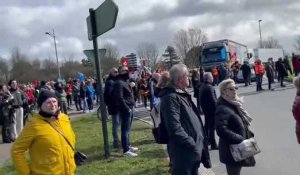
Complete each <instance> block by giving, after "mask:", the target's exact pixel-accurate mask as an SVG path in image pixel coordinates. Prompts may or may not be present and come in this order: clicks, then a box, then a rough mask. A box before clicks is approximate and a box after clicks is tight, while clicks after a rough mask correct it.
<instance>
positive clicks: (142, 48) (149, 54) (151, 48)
mask: <svg viewBox="0 0 300 175" xmlns="http://www.w3.org/2000/svg"><path fill="white" fill-rule="evenodd" d="M136 52H137V54H138V56H139V57H140V58H144V59H147V60H148V61H149V62H150V67H151V68H152V69H155V68H156V66H157V64H158V61H159V60H158V48H157V46H156V45H155V44H153V43H149V42H142V43H139V44H138V47H137V49H136Z"/></svg>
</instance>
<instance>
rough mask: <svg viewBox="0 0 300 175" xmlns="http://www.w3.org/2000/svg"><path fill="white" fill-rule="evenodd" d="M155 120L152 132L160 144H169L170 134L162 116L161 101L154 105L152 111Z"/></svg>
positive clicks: (151, 114) (152, 117)
mask: <svg viewBox="0 0 300 175" xmlns="http://www.w3.org/2000/svg"><path fill="white" fill-rule="evenodd" d="M150 116H151V119H152V121H153V128H152V134H153V137H154V139H155V142H156V143H158V144H168V142H169V136H168V133H167V129H166V127H165V123H164V119H163V118H162V117H161V116H160V103H158V104H157V105H155V106H153V108H152V110H151V112H150Z"/></svg>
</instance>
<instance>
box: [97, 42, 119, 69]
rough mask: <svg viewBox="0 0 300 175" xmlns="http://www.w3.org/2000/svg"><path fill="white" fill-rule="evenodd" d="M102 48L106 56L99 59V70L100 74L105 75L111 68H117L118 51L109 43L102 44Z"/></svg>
mask: <svg viewBox="0 0 300 175" xmlns="http://www.w3.org/2000/svg"><path fill="white" fill-rule="evenodd" d="M103 48H105V49H106V54H105V56H104V57H103V58H101V70H102V74H103V75H106V74H108V73H109V71H110V69H111V68H112V67H118V66H119V60H118V57H119V49H118V47H116V46H115V45H112V44H110V43H106V44H104V46H103Z"/></svg>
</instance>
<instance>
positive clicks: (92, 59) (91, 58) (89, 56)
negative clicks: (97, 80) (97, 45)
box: [83, 49, 106, 66]
mask: <svg viewBox="0 0 300 175" xmlns="http://www.w3.org/2000/svg"><path fill="white" fill-rule="evenodd" d="M98 50H99V58H100V59H101V58H103V57H104V55H105V53H106V49H98ZM83 53H84V54H85V55H86V56H87V59H88V60H89V61H90V62H91V63H92V65H93V66H95V54H94V50H84V51H83Z"/></svg>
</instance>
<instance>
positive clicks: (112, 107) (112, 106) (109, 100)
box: [103, 76, 118, 115]
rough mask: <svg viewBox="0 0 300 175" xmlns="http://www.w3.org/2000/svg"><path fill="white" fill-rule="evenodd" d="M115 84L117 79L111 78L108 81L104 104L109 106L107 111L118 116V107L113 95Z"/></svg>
mask: <svg viewBox="0 0 300 175" xmlns="http://www.w3.org/2000/svg"><path fill="white" fill-rule="evenodd" d="M115 82H116V78H114V77H111V76H109V77H108V78H107V79H106V82H105V88H104V94H103V97H104V102H105V104H106V105H107V111H108V113H109V114H110V115H115V114H118V110H117V105H116V103H117V101H116V98H115V97H114V93H113V92H114V84H115Z"/></svg>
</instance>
